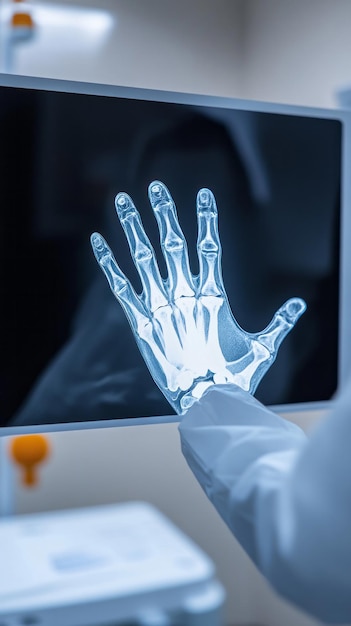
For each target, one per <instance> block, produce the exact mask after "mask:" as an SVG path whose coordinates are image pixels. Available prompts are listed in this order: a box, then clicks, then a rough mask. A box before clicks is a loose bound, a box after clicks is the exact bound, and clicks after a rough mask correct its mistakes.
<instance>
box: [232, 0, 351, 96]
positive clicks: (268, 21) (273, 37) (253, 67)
mask: <svg viewBox="0 0 351 626" xmlns="http://www.w3.org/2000/svg"><path fill="white" fill-rule="evenodd" d="M242 24H243V29H244V33H245V35H244V45H243V49H242V52H243V56H242V68H243V73H242V83H241V85H242V94H243V95H244V96H245V97H248V98H252V99H257V100H268V101H272V102H285V103H289V104H304V105H307V106H320V107H331V106H335V97H334V93H335V91H336V89H338V88H340V87H341V86H344V85H345V84H351V64H350V57H351V37H350V24H351V2H350V0H294V1H293V2H292V1H291V0H244V2H243V22H242Z"/></svg>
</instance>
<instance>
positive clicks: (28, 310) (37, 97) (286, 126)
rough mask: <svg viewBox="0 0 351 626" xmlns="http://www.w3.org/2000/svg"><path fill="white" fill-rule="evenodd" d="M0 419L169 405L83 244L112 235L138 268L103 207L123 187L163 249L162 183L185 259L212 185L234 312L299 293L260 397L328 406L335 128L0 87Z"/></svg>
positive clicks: (263, 313)
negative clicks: (153, 191)
mask: <svg viewBox="0 0 351 626" xmlns="http://www.w3.org/2000/svg"><path fill="white" fill-rule="evenodd" d="M0 129H1V144H0V159H1V169H0V172H1V173H0V177H1V182H0V192H1V200H2V202H1V204H2V207H1V221H2V224H1V234H2V237H1V255H2V258H1V265H0V267H1V273H2V276H1V290H2V307H1V316H2V319H1V321H2V323H1V353H2V359H1V374H0V423H1V424H2V425H6V426H7V425H16V424H18V425H30V424H52V423H67V422H81V421H91V420H94V421H95V420H106V419H116V418H119V417H121V418H122V417H145V416H151V415H163V414H169V413H171V412H172V410H171V409H170V406H169V405H168V403H167V402H166V400H165V399H164V398H163V396H162V394H161V392H160V391H159V389H158V388H157V387H156V385H155V383H154V382H153V380H152V378H151V376H150V374H149V372H148V370H147V368H146V366H145V365H144V362H143V360H142V357H141V355H140V354H139V351H138V348H137V346H136V345H135V342H134V339H133V336H132V332H131V330H130V328H129V325H128V322H127V321H126V319H125V316H124V313H123V311H122V310H121V309H120V307H119V306H118V304H117V303H116V301H115V299H114V297H113V295H112V294H111V292H110V291H109V289H108V288H107V287H106V284H105V281H104V277H103V276H102V275H101V272H99V270H98V268H97V266H96V262H95V259H94V257H93V254H92V252H91V249H90V243H89V237H90V234H91V232H93V231H99V232H101V233H102V234H103V235H104V236H105V237H106V239H107V240H108V241H109V243H110V245H111V248H112V249H113V250H114V251H115V253H116V256H117V257H118V261H119V263H120V265H121V267H122V269H123V271H124V272H125V273H126V275H127V276H128V277H129V278H130V279H131V281H132V283H133V285H134V288H135V289H136V291H137V292H140V291H141V285H140V280H139V278H138V275H137V272H136V270H135V268H134V265H133V262H132V260H131V258H130V255H129V250H128V245H127V242H126V240H125V237H124V233H123V232H122V229H121V227H120V225H119V223H118V220H117V218H116V215H115V210H114V197H115V195H116V194H117V193H118V192H119V191H126V192H127V193H128V194H129V195H130V196H132V198H133V200H134V202H135V204H136V206H137V207H138V209H139V211H140V213H141V215H142V219H143V223H144V225H145V230H146V231H147V233H148V235H149V237H150V239H151V241H152V243H153V245H154V248H155V250H156V253H157V256H158V262H159V266H160V269H161V273H162V275H163V276H164V277H166V268H165V266H164V261H163V258H162V254H161V253H160V247H159V243H158V230H157V225H156V222H155V219H154V216H153V214H152V211H151V210H150V206H149V203H148V200H147V187H148V185H149V183H150V182H151V181H152V180H162V181H164V182H165V184H166V185H167V187H168V188H169V189H170V190H171V192H172V196H173V198H174V200H175V202H176V205H177V210H178V214H179V220H180V223H181V225H182V228H183V230H184V233H185V236H186V239H187V242H188V247H189V255H190V263H191V270H192V273H193V274H196V273H197V272H198V267H197V264H198V261H197V254H196V237H197V223H196V208H195V202H196V194H197V191H198V190H199V189H200V188H202V187H208V188H210V189H211V190H212V191H213V193H214V194H215V196H216V200H217V205H218V212H219V230H220V236H221V243H222V249H223V257H222V264H223V280H224V284H225V288H226V291H227V294H228V297H229V301H230V304H231V308H232V311H233V314H234V316H235V318H236V319H237V321H238V323H239V324H241V325H242V326H243V327H244V328H245V330H247V331H248V332H256V331H257V330H258V329H262V328H264V327H265V326H266V325H267V324H268V322H269V321H270V319H271V318H272V316H273V314H274V312H275V311H276V310H277V309H278V308H279V307H280V306H281V304H282V303H283V302H284V301H285V300H287V299H288V298H290V297H292V296H299V297H301V298H303V299H304V300H305V301H306V303H307V312H306V313H305V314H304V315H303V317H302V318H301V320H300V321H299V323H298V325H297V326H296V328H295V329H294V331H293V332H292V333H291V334H290V335H289V336H288V337H287V338H286V339H285V341H284V343H283V344H282V347H281V348H280V351H279V355H278V358H277V361H276V362H275V364H274V365H273V366H272V368H271V370H270V371H269V372H268V374H267V375H266V376H265V378H264V379H263V381H262V382H261V383H260V385H259V387H258V389H257V392H256V394H255V395H256V397H258V398H259V399H260V400H261V401H263V402H264V403H266V404H288V403H300V402H315V401H323V400H327V399H329V398H330V396H331V395H332V393H333V392H334V391H335V389H336V383H337V380H336V376H337V343H338V336H337V335H338V298H339V282H338V275H339V213H340V199H339V188H340V145H341V125H340V122H338V121H335V120H329V119H319V118H308V117H298V116H293V115H283V114H279V115H278V114H273V113H263V112H250V111H242V110H229V109H220V108H209V107H199V106H196V107H193V106H190V105H185V104H184V105H181V104H169V103H162V102H156V101H146V100H145V101H144V100H135V99H126V98H108V97H102V96H91V95H79V94H69V93H56V92H45V91H39V90H27V89H15V88H4V87H2V88H0Z"/></svg>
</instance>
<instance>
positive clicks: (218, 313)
mask: <svg viewBox="0 0 351 626" xmlns="http://www.w3.org/2000/svg"><path fill="white" fill-rule="evenodd" d="M149 199H150V203H151V206H152V208H153V210H154V212H155V216H156V220H157V223H158V227H159V231H160V242H161V249H162V252H163V254H164V258H165V261H166V265H167V269H168V278H167V280H163V279H162V277H161V275H160V272H159V268H158V265H157V261H156V257H155V253H154V250H153V248H152V246H151V243H150V241H149V239H148V237H147V235H146V233H145V231H144V229H143V226H142V223H141V219H140V215H139V213H138V211H137V210H136V208H135V206H134V204H133V201H132V199H131V198H130V197H129V196H128V195H127V194H126V193H119V194H118V195H117V197H116V201H115V204H116V210H117V214H118V217H119V219H120V221H121V224H122V226H123V229H124V231H125V234H126V237H127V240H128V243H129V247H130V251H131V255H132V258H133V261H134V263H135V266H136V268H137V270H138V273H139V275H140V279H141V282H142V286H143V291H142V293H141V294H140V295H138V294H136V292H135V291H134V289H133V287H132V285H131V284H130V282H129V280H128V279H127V278H126V276H125V275H124V274H123V272H122V271H121V269H120V268H119V266H118V264H117V262H116V260H115V258H114V256H113V254H112V252H111V250H110V248H109V247H108V245H107V243H106V241H105V240H104V239H103V237H102V236H101V235H100V234H99V233H93V234H92V236H91V244H92V247H93V250H94V254H95V256H96V259H97V261H98V263H99V265H100V267H101V269H102V270H103V272H104V273H105V276H106V278H107V280H108V282H109V285H110V287H111V289H112V291H113V293H114V295H115V296H116V298H117V300H118V301H119V302H120V304H121V306H122V307H123V309H124V311H125V314H126V316H127V318H128V320H129V323H130V325H131V327H132V330H133V333H134V336H135V339H136V341H137V344H138V346H139V349H140V351H141V353H142V355H143V357H144V359H145V362H146V364H147V366H148V368H149V370H150V373H151V375H152V377H153V379H154V381H155V382H156V384H157V385H158V387H159V388H160V389H161V391H162V393H163V394H164V395H165V397H166V398H167V400H168V402H169V403H170V404H171V405H172V406H173V407H174V409H175V410H176V412H177V413H179V414H182V413H183V412H184V411H185V410H186V409H187V408H188V407H189V406H191V405H192V404H193V403H194V402H195V400H196V399H198V398H200V397H201V396H202V394H203V393H204V391H205V390H206V389H207V388H208V387H209V386H210V385H213V384H223V383H235V384H236V385H238V386H240V387H242V388H243V389H245V390H247V391H249V392H250V393H254V392H255V390H256V387H257V385H258V384H259V382H260V380H261V379H262V377H263V376H264V374H265V372H266V371H267V370H268V369H269V367H270V366H271V364H272V363H273V361H274V359H275V357H276V355H277V351H278V348H279V346H280V344H281V342H282V340H283V339H284V337H285V336H286V335H287V333H288V332H289V331H290V330H291V329H292V328H293V326H294V325H295V323H296V321H297V320H298V318H299V317H300V315H302V313H303V312H304V310H305V308H306V305H305V303H304V301H303V300H301V299H300V298H291V299H290V300H288V301H287V302H285V304H283V306H282V307H281V308H280V309H279V310H278V311H277V312H276V313H275V315H274V317H273V319H272V321H271V323H270V324H269V325H268V326H267V328H265V329H264V330H263V331H261V332H259V333H247V332H245V331H244V330H243V329H242V328H241V327H240V326H239V325H238V323H237V322H236V320H235V318H234V316H233V314H232V312H231V309H230V305H229V302H228V299H227V296H226V292H225V289H224V285H223V281H222V272H221V245H220V241H219V235H218V225H217V208H216V202H215V199H214V196H213V194H212V192H211V191H210V190H209V189H201V190H200V191H199V192H198V195H197V217H198V240H197V250H198V257H199V270H200V271H199V275H198V276H193V275H192V273H191V271H190V267H189V259H188V253H187V244H186V240H185V237H184V235H183V232H182V230H181V228H180V226H179V223H178V218H177V213H176V208H175V205H174V202H173V200H172V197H171V195H170V193H169V191H168V189H167V188H166V187H165V185H164V184H163V183H161V182H158V181H154V182H153V183H151V185H150V186H149ZM111 341H113V338H111ZM136 393H137V390H136Z"/></svg>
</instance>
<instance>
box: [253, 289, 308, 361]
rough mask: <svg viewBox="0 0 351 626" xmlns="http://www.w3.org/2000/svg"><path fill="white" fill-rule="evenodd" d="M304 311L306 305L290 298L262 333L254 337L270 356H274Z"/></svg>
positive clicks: (299, 300)
mask: <svg viewBox="0 0 351 626" xmlns="http://www.w3.org/2000/svg"><path fill="white" fill-rule="evenodd" d="M305 310H306V303H305V301H304V300H302V299H301V298H290V299H289V300H287V302H285V303H284V304H283V306H281V307H280V309H278V311H277V312H276V313H275V315H274V317H273V319H272V321H271V322H270V324H269V325H268V326H267V328H265V330H264V331H263V332H262V333H257V334H256V335H254V337H255V339H257V340H258V341H259V342H260V343H261V344H262V345H263V346H265V347H266V348H267V349H268V350H269V352H270V354H271V355H273V356H275V353H276V351H277V350H278V348H279V346H280V344H281V342H282V341H283V339H284V337H286V335H287V334H288V332H289V331H290V330H291V329H292V328H293V327H294V326H295V324H296V322H297V320H298V319H299V317H301V315H302V314H303V313H304V311H305Z"/></svg>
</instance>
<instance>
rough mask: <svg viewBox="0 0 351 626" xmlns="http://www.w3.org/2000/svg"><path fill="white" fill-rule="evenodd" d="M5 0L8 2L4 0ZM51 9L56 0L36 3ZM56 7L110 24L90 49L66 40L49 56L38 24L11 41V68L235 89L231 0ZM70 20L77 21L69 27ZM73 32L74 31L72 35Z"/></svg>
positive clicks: (197, 89)
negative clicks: (92, 12)
mask: <svg viewBox="0 0 351 626" xmlns="http://www.w3.org/2000/svg"><path fill="white" fill-rule="evenodd" d="M5 1H8V0H5ZM42 4H44V5H45V6H46V7H50V6H52V7H54V6H55V5H56V4H57V2H55V0H46V1H45V2H43V0H37V2H34V3H33V17H34V18H35V6H37V8H38V7H40V6H41V5H42ZM60 5H63V6H64V5H66V6H67V7H68V8H71V7H72V5H73V6H77V7H79V6H85V7H86V6H89V5H90V6H91V7H95V8H97V9H99V10H100V11H104V10H106V11H108V12H109V13H110V14H111V15H112V16H113V18H114V26H113V29H112V30H111V32H109V34H108V37H107V39H106V40H105V41H103V43H102V44H100V45H97V44H94V46H95V45H96V48H94V54H93V55H92V54H90V53H88V51H87V48H86V46H84V48H83V47H82V48H81V51H80V50H79V47H78V46H75V47H74V53H73V52H72V44H71V42H70V41H69V40H68V37H69V28H67V32H66V36H64V37H63V38H62V44H61V46H59V48H57V49H56V48H55V54H54V55H50V54H47V52H46V53H45V51H44V49H43V46H42V44H43V40H44V36H45V33H44V32H43V31H44V29H42V32H41V29H40V28H38V29H37V30H38V32H37V37H36V39H35V40H34V41H33V43H31V44H30V45H26V44H23V45H20V46H18V49H17V52H16V59H15V69H16V72H17V73H19V74H35V75H37V76H50V77H54V78H64V79H71V80H79V81H87V82H97V83H108V84H115V85H128V86H134V87H147V88H155V89H166V90H167V89H169V90H177V91H185V92H191V93H210V94H216V95H218V94H221V95H230V96H233V95H235V94H237V89H238V87H237V82H238V71H239V64H238V54H237V51H238V45H239V33H240V29H239V21H238V19H237V18H236V16H237V7H238V5H239V2H238V1H237V0H217V1H215V0H190V1H189V0H177V2H164V1H162V0H146V1H142V2H141V1H140V0H118V2H117V0H99V1H94V0H87V1H83V0H74V2H71V1H70V0H61V1H60ZM76 26H77V25H76ZM78 36H79V32H78V31H77V37H78Z"/></svg>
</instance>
